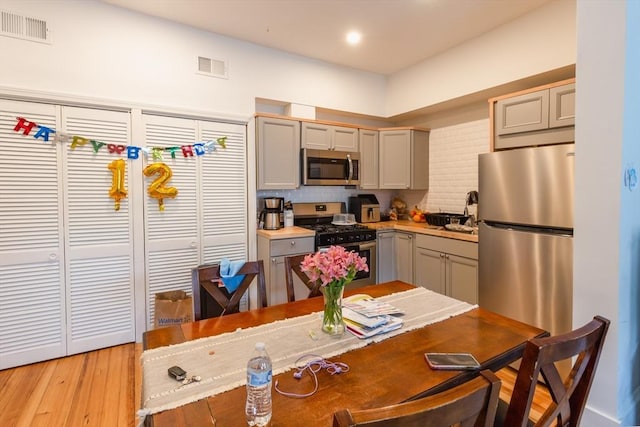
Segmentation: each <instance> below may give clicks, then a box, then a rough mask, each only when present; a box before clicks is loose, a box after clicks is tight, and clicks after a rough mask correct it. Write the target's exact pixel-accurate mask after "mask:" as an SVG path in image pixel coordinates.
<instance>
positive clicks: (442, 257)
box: [415, 235, 478, 304]
mask: <svg viewBox="0 0 640 427" xmlns="http://www.w3.org/2000/svg"><path fill="white" fill-rule="evenodd" d="M415 247H416V249H415V265H416V268H415V284H416V285H419V286H423V287H425V288H427V289H430V290H432V291H434V292H438V293H441V294H444V295H448V296H450V297H452V298H456V299H459V300H461V301H466V302H468V303H470V304H477V303H478V244H477V243H473V242H466V241H462V240H456V239H448V238H443V237H436V236H427V235H417V236H416V242H415Z"/></svg>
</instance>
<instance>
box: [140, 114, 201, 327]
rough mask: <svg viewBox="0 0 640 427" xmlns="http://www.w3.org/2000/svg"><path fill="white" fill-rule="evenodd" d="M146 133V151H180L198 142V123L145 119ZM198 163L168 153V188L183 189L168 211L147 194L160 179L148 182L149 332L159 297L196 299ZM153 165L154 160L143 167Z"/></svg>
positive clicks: (169, 201)
mask: <svg viewBox="0 0 640 427" xmlns="http://www.w3.org/2000/svg"><path fill="white" fill-rule="evenodd" d="M143 128H144V134H145V143H146V146H147V148H152V147H162V148H166V147H180V146H182V145H193V144H194V143H195V142H196V133H197V132H196V121H195V120H188V119H176V118H170V117H163V116H153V115H146V114H145V115H143ZM196 160H197V159H194V158H185V157H183V156H182V151H180V150H178V151H177V152H176V155H175V158H171V155H170V154H168V153H167V152H165V153H163V160H161V162H162V163H165V164H166V165H168V166H169V167H170V168H171V171H172V174H173V176H172V177H171V179H170V180H169V181H168V182H167V183H166V186H168V187H175V188H176V189H177V190H178V194H177V196H176V198H174V199H164V211H161V210H160V209H159V204H158V201H157V200H156V199H154V198H151V197H149V196H148V194H147V189H148V188H149V184H151V183H152V182H153V181H154V180H155V179H156V178H158V176H157V175H153V176H151V177H145V178H144V191H145V197H144V199H145V203H144V211H145V235H146V248H145V254H146V265H147V308H148V309H147V315H148V321H147V322H148V323H147V328H148V329H152V328H153V321H154V313H155V304H154V302H155V301H154V298H155V294H156V293H158V292H164V291H170V290H184V291H187V292H188V293H189V294H191V268H193V267H195V266H197V265H198V264H199V260H200V252H199V243H198V228H199V226H198V210H199V209H198V197H197V192H198V189H197V179H196V173H197V161H196ZM153 162H154V161H153V159H152V158H151V156H149V157H147V158H145V160H144V165H145V166H147V165H149V164H150V163H153Z"/></svg>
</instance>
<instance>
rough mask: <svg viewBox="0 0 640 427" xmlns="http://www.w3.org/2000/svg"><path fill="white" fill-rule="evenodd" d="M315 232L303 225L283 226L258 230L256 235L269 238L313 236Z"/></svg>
mask: <svg viewBox="0 0 640 427" xmlns="http://www.w3.org/2000/svg"><path fill="white" fill-rule="evenodd" d="M315 235H316V232H315V231H313V230H309V229H308V228H303V227H296V226H293V227H284V228H281V229H280V230H258V236H263V237H266V238H267V239H269V240H278V239H292V238H296V237H297V238H300V237H314V236H315Z"/></svg>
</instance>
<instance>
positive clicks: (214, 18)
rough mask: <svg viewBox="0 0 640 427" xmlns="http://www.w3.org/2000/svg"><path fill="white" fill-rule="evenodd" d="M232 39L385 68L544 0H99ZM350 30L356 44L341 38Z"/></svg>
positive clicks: (484, 28)
mask: <svg viewBox="0 0 640 427" xmlns="http://www.w3.org/2000/svg"><path fill="white" fill-rule="evenodd" d="M102 1H104V2H106V3H110V4H113V5H116V6H120V7H123V8H127V9H131V10H134V11H138V12H141V13H145V14H148V15H152V16H156V17H160V18H164V19H168V20H171V21H175V22H179V23H182V24H185V25H189V26H192V27H196V28H200V29H203V30H207V31H210V32H212V33H217V34H221V35H225V36H230V37H233V38H236V39H240V40H245V41H248V42H252V43H256V44H259V45H263V46H267V47H271V48H275V49H279V50H283V51H286V52H290V53H294V54H298V55H302V56H306V57H309V58H315V59H319V60H322V61H326V62H330V63H334V64H339V65H343V66H347V67H351V68H355V69H359V70H364V71H370V72H373V73H377V74H383V75H389V74H392V73H395V72H397V71H399V70H402V69H404V68H407V67H409V66H411V65H414V64H416V63H419V62H421V61H423V60H424V59H427V58H429V57H431V56H433V55H437V54H438V53H440V52H443V51H445V50H447V49H450V48H452V47H453V46H456V45H458V44H460V43H463V42H465V41H466V40H469V39H472V38H474V37H477V36H479V35H481V34H483V33H485V32H487V31H490V30H491V29H493V28H496V27H498V26H500V25H502V24H504V23H506V22H509V21H511V20H513V19H515V18H517V17H519V16H521V15H524V14H526V13H528V12H530V11H532V10H533V9H536V8H538V7H540V6H541V5H543V4H544V3H547V2H548V1H550V0H102ZM350 30H358V31H360V32H361V33H362V41H361V43H360V44H359V45H358V46H349V45H347V44H346V43H345V37H346V33H347V32H348V31H350Z"/></svg>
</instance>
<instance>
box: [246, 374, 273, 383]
mask: <svg viewBox="0 0 640 427" xmlns="http://www.w3.org/2000/svg"><path fill="white" fill-rule="evenodd" d="M269 381H271V371H268V372H251V373H249V385H252V386H261V385H265V384H269Z"/></svg>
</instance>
